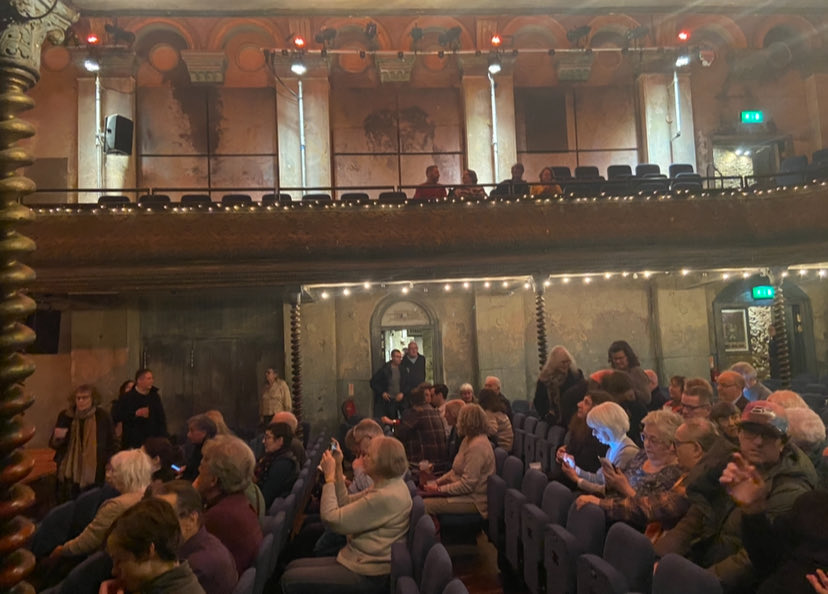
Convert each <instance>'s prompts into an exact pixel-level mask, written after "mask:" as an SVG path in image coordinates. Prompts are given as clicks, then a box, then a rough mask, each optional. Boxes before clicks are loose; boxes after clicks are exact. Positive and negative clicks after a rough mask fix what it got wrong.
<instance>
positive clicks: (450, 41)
mask: <svg viewBox="0 0 828 594" xmlns="http://www.w3.org/2000/svg"><path fill="white" fill-rule="evenodd" d="M462 33H463V30H462V29H461V28H460V27H452V28H451V29H448V30H447V31H444V32H442V33H440V36H439V37H438V38H437V42H438V43H439V44H440V45H442V46H443V47H449V48H451V49H457V48H458V47H459V46H460V35H461V34H462Z"/></svg>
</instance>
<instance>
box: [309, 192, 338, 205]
mask: <svg viewBox="0 0 828 594" xmlns="http://www.w3.org/2000/svg"><path fill="white" fill-rule="evenodd" d="M330 201H331V195H330V194H325V193H323V192H314V193H311V194H305V195H304V196H302V202H305V203H310V204H326V203H328V202H330Z"/></svg>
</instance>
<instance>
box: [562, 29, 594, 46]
mask: <svg viewBox="0 0 828 594" xmlns="http://www.w3.org/2000/svg"><path fill="white" fill-rule="evenodd" d="M590 31H592V27H590V26H589V25H582V26H580V27H576V28H575V29H571V30H569V31H567V32H566V38H567V40H568V41H569V43H571V44H572V45H574V46H576V47H579V48H583V47H584V46H585V45H586V42H587V38H588V37H589V33H590Z"/></svg>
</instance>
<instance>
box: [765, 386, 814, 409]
mask: <svg viewBox="0 0 828 594" xmlns="http://www.w3.org/2000/svg"><path fill="white" fill-rule="evenodd" d="M768 401H769V402H775V403H776V404H778V405H779V406H781V407H782V408H784V409H785V410H788V409H791V408H808V409H810V408H811V407H810V406H808V403H807V402H805V400H804V399H803V398H802V396H800V395H799V394H797V393H796V392H794V391H793V390H777V391H776V392H773V393H771V395H770V396H768Z"/></svg>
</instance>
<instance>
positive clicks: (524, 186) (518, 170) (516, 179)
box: [492, 163, 529, 196]
mask: <svg viewBox="0 0 828 594" xmlns="http://www.w3.org/2000/svg"><path fill="white" fill-rule="evenodd" d="M523 171H524V169H523V163H515V164H514V165H512V177H511V178H509V179H507V180H503V181H502V182H500V183H499V184H497V187H496V188H495V189H494V190H492V196H528V195H529V184H528V183H526V180H524V179H523Z"/></svg>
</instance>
